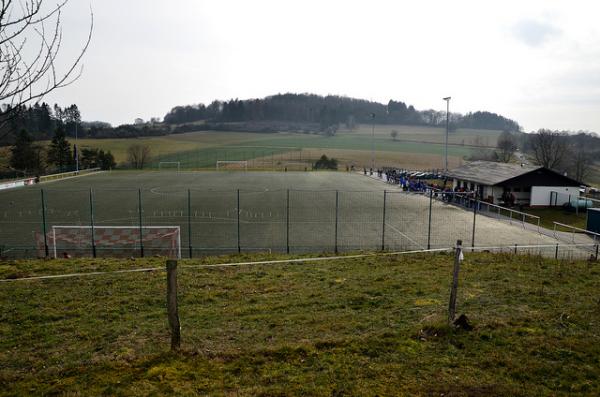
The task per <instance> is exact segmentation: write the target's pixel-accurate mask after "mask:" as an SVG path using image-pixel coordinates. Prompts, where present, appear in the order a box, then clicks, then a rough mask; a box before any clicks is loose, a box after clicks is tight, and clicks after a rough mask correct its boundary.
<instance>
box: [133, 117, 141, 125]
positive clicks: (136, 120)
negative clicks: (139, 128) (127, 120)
mask: <svg viewBox="0 0 600 397" xmlns="http://www.w3.org/2000/svg"><path fill="white" fill-rule="evenodd" d="M133 124H135V125H142V124H144V119H140V118H139V117H138V118H137V119H135V120H133Z"/></svg>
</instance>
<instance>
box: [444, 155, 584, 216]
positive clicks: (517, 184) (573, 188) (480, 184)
mask: <svg viewBox="0 0 600 397" xmlns="http://www.w3.org/2000/svg"><path fill="white" fill-rule="evenodd" d="M448 176H449V177H450V178H451V179H452V180H453V187H454V188H464V189H465V190H468V191H475V192H477V193H478V194H479V197H480V198H481V199H483V200H485V201H488V202H491V203H495V204H498V203H499V204H504V200H503V197H506V195H505V193H510V194H512V195H514V197H515V203H516V204H520V205H529V206H548V205H551V204H552V205H562V204H564V203H567V202H569V200H570V198H571V197H578V196H579V188H580V187H581V186H582V183H581V182H578V181H576V180H575V179H572V178H569V177H567V176H565V175H561V174H559V173H558V172H555V171H552V170H550V169H548V168H544V167H539V166H531V165H524V164H511V163H495V162H491V161H473V162H470V163H467V164H465V165H463V166H461V167H458V168H456V169H453V170H451V171H449V172H448ZM551 192H558V194H553V193H551ZM551 196H552V203H551V202H550V200H551Z"/></svg>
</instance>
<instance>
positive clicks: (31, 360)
mask: <svg viewBox="0 0 600 397" xmlns="http://www.w3.org/2000/svg"><path fill="white" fill-rule="evenodd" d="M265 258H266V257H265V256H261V255H241V256H228V257H209V258H204V259H198V260H184V261H180V264H179V269H178V279H179V280H178V284H179V317H180V319H181V324H182V350H181V351H180V352H175V353H173V352H170V351H169V333H168V325H167V316H166V309H165V300H166V298H165V297H166V280H165V279H166V273H165V272H164V271H162V270H161V271H149V272H139V273H119V274H115V273H112V274H103V275H96V276H88V277H75V278H63V279H47V280H29V281H24V280H22V281H13V282H2V283H0V302H1V303H0V305H1V306H0V395H157V396H158V395H268V396H272V395H336V396H337V395H423V396H429V395H435V396H487V395H504V396H530V395H548V396H550V395H552V396H556V395H565V396H566V395H569V396H571V395H598V394H600V384H599V382H598V379H599V378H600V301H599V294H600V293H599V291H600V288H599V287H600V263H597V262H585V261H582V262H561V261H554V260H547V259H542V258H539V257H531V256H510V255H502V254H496V255H493V254H488V253H482V254H467V255H466V258H465V261H464V262H463V263H462V267H461V274H460V285H459V294H458V313H459V314H461V313H464V314H466V315H467V316H468V318H469V321H470V323H471V324H472V325H473V327H474V328H473V330H470V331H466V330H459V329H455V328H451V327H449V326H447V325H446V320H445V319H446V313H447V305H448V303H447V302H448V296H449V289H450V280H451V274H452V262H453V260H452V255H451V254H449V253H443V254H427V255H424V254H420V255H403V256H373V257H367V258H359V259H343V260H336V261H322V262H310V261H308V262H304V263H283V264H276V265H244V266H235V267H202V266H196V265H206V264H214V263H225V262H230V261H250V260H261V259H265ZM282 258H283V259H285V258H286V257H285V256H269V257H268V259H282ZM191 265H194V266H196V267H191ZM188 266H190V267H188ZM146 267H160V268H163V267H164V260H163V259H160V258H151V259H146V260H141V259H136V260H133V259H132V260H116V259H110V260H108V259H106V260H105V259H95V260H92V259H85V260H83V259H72V260H47V261H44V260H24V261H10V262H9V261H5V262H0V279H4V280H6V279H18V278H22V277H31V276H36V275H50V274H61V273H76V272H98V271H111V270H120V269H129V268H146Z"/></svg>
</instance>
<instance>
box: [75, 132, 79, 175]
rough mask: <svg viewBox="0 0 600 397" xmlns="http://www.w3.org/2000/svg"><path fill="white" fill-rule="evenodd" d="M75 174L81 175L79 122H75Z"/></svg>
mask: <svg viewBox="0 0 600 397" xmlns="http://www.w3.org/2000/svg"><path fill="white" fill-rule="evenodd" d="M75 172H76V173H77V174H79V146H77V122H75Z"/></svg>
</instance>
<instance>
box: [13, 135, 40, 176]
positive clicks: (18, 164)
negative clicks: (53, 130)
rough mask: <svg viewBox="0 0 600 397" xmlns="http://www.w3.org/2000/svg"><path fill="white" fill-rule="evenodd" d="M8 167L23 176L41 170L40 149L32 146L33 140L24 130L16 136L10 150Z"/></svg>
mask: <svg viewBox="0 0 600 397" xmlns="http://www.w3.org/2000/svg"><path fill="white" fill-rule="evenodd" d="M10 166H11V167H12V168H14V169H16V170H19V171H22V172H23V173H24V174H32V173H34V172H39V171H40V170H41V168H42V160H41V148H39V147H37V146H35V145H34V144H33V138H32V137H31V135H29V134H28V133H27V131H25V130H21V132H20V133H19V135H17V140H16V142H15V145H14V146H13V147H12V149H11V157H10Z"/></svg>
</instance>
